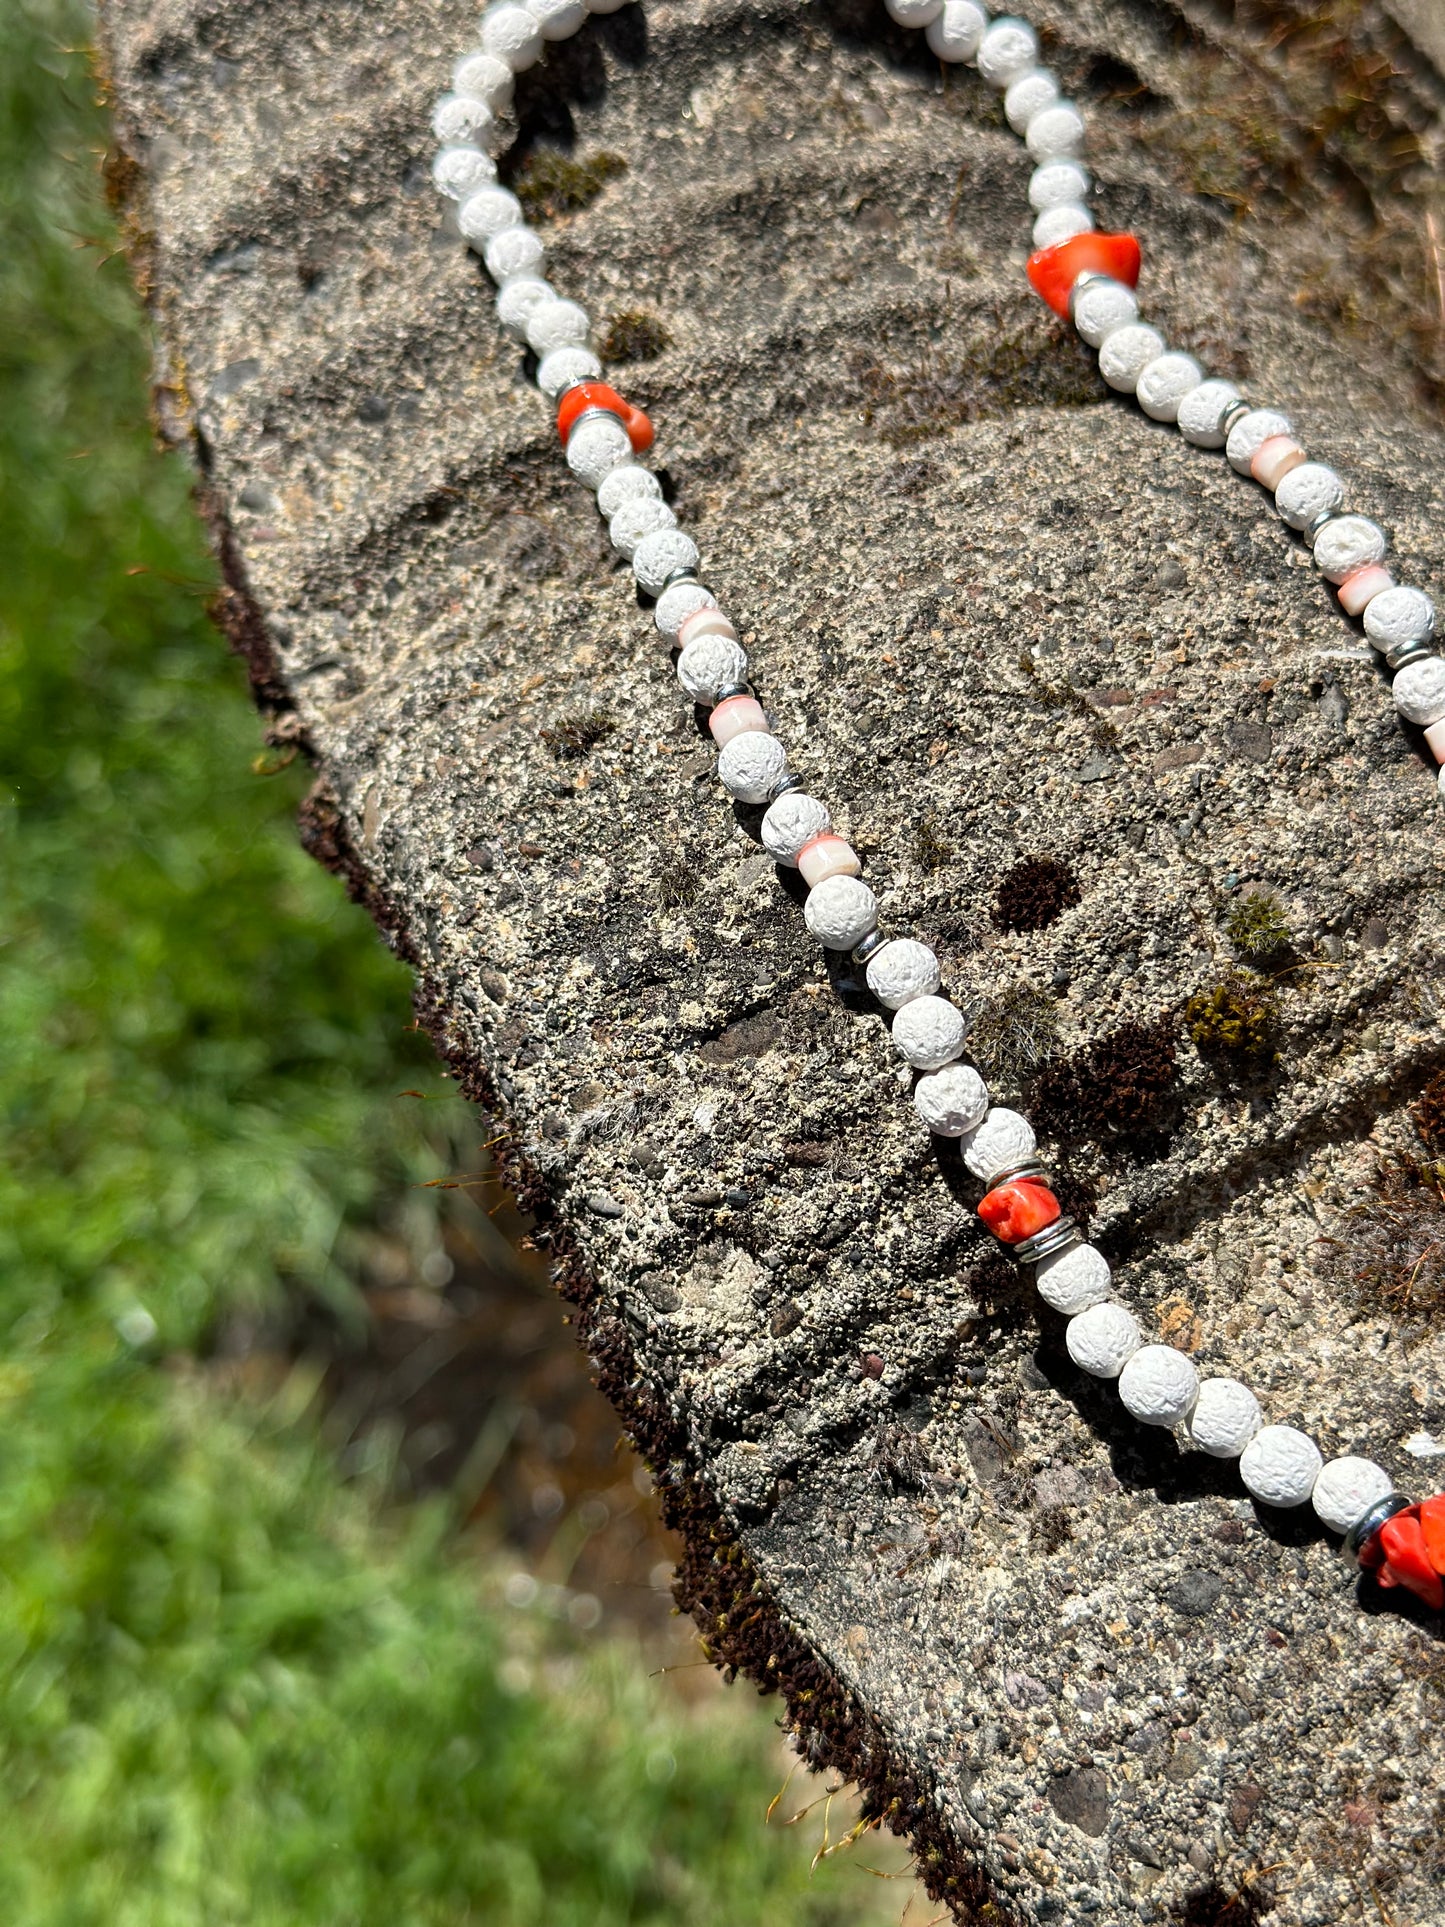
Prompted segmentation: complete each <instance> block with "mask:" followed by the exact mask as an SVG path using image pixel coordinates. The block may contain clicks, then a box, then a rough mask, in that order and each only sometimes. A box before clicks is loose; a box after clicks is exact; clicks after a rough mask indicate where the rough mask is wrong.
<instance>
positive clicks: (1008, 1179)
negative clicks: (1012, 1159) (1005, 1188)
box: [987, 1158, 1049, 1248]
mask: <svg viewBox="0 0 1445 1927" xmlns="http://www.w3.org/2000/svg"><path fill="white" fill-rule="evenodd" d="M1048 1175H1049V1174H1048V1172H1047V1170H1046V1169H1045V1168H1044V1165H1043V1163H1042V1162H1041V1160H1040V1159H1038V1158H1020V1159H1019V1161H1018V1163H1017V1164H1006V1165H1005V1166H1004V1167H1003V1169H1002V1170H1001V1171H995V1172H994V1173H993V1175H992V1177H990V1178H989V1179H988V1180H987V1183H988V1188H989V1190H990V1191H997V1189H998V1187H999V1186H1000V1185H1001V1184H1012V1183H1014V1181H1015V1180H1016V1179H1018V1178H1042V1179H1044V1181H1045V1182H1047V1181H1048ZM1010 1248H1012V1247H1010Z"/></svg>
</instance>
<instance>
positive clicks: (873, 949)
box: [848, 929, 892, 964]
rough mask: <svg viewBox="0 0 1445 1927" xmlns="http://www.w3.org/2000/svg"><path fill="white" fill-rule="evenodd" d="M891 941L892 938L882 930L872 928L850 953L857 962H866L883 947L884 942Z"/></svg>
mask: <svg viewBox="0 0 1445 1927" xmlns="http://www.w3.org/2000/svg"><path fill="white" fill-rule="evenodd" d="M891 941H892V939H891V938H889V937H885V936H884V934H883V932H882V931H881V930H877V929H874V930H870V931H869V932H868V935H867V936H866V937H865V938H864V939H863V941H862V943H858V944H854V946H853V948H852V949H851V950H850V951H849V952H848V955H849V956H850V957H851V958H852V959H853V961H854V963H855V964H865V963H867V961H868V959H869V958H870V957H872V956H874V955H875V954H876V953H877V952H878V951H880V950H881V949H882V948H883V946H884V944H886V943H889V942H891Z"/></svg>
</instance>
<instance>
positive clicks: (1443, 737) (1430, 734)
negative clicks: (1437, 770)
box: [1425, 722, 1445, 763]
mask: <svg viewBox="0 0 1445 1927" xmlns="http://www.w3.org/2000/svg"><path fill="white" fill-rule="evenodd" d="M1425 741H1426V742H1427V743H1428V744H1429V746H1430V754H1431V755H1432V756H1433V757H1434V758H1435V761H1436V762H1437V763H1445V722H1438V723H1431V725H1430V727H1429V728H1428V729H1427V730H1426V731H1425Z"/></svg>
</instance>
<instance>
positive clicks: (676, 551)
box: [632, 529, 698, 595]
mask: <svg viewBox="0 0 1445 1927" xmlns="http://www.w3.org/2000/svg"><path fill="white" fill-rule="evenodd" d="M697 562H698V555H697V544H696V542H694V541H693V539H692V537H691V536H690V535H684V534H683V532H682V530H681V529H658V530H657V532H656V534H654V535H645V536H643V538H642V540H641V541H640V542H639V543H638V545H637V547H636V549H635V550H634V551H633V555H632V573H633V574H634V575H635V576H636V577H637V582H638V586H639V587H640V588H643V589H645V590H646V591H647V593H648V594H649V595H658V594H660V593H661V590H662V585H663V583H664V582H666V580H667V578H668V577H669V576H670V575H675V574H676V573H677V571H678V570H679V569H695V568H696V567H697Z"/></svg>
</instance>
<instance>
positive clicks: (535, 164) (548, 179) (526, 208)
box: [512, 147, 627, 221]
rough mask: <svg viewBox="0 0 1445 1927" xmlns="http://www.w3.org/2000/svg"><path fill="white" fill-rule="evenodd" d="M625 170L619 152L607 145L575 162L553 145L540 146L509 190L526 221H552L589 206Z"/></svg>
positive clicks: (625, 166) (530, 155) (529, 157)
mask: <svg viewBox="0 0 1445 1927" xmlns="http://www.w3.org/2000/svg"><path fill="white" fill-rule="evenodd" d="M626 172H627V162H626V161H625V160H624V159H623V157H622V155H621V154H613V153H611V152H609V151H608V150H607V149H606V148H602V149H600V150H599V151H598V152H597V153H595V154H589V155H588V156H587V158H586V159H585V160H580V161H578V160H573V159H572V157H571V155H570V154H559V153H558V152H557V150H556V148H554V147H539V148H536V149H535V150H534V151H533V152H532V153H530V154H529V155H528V156H527V158H526V160H525V161H523V163H522V165H521V167H520V168H519V169H518V170H517V173H516V174H515V176H514V177H513V180H512V192H513V193H514V194H515V195H516V197H517V199H518V200H519V201H520V202H521V203H522V211H523V213H524V214H525V215H526V216H527V219H528V220H529V221H555V220H556V219H557V217H558V216H559V215H562V214H576V213H578V212H579V210H580V209H582V208H584V207H590V206H591V205H592V203H593V202H594V201H595V200H596V199H597V196H598V195H599V194H600V193H601V192H602V190H603V188H604V187H606V185H607V183H608V182H609V181H615V180H616V179H617V177H618V175H619V174H625V173H626Z"/></svg>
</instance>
